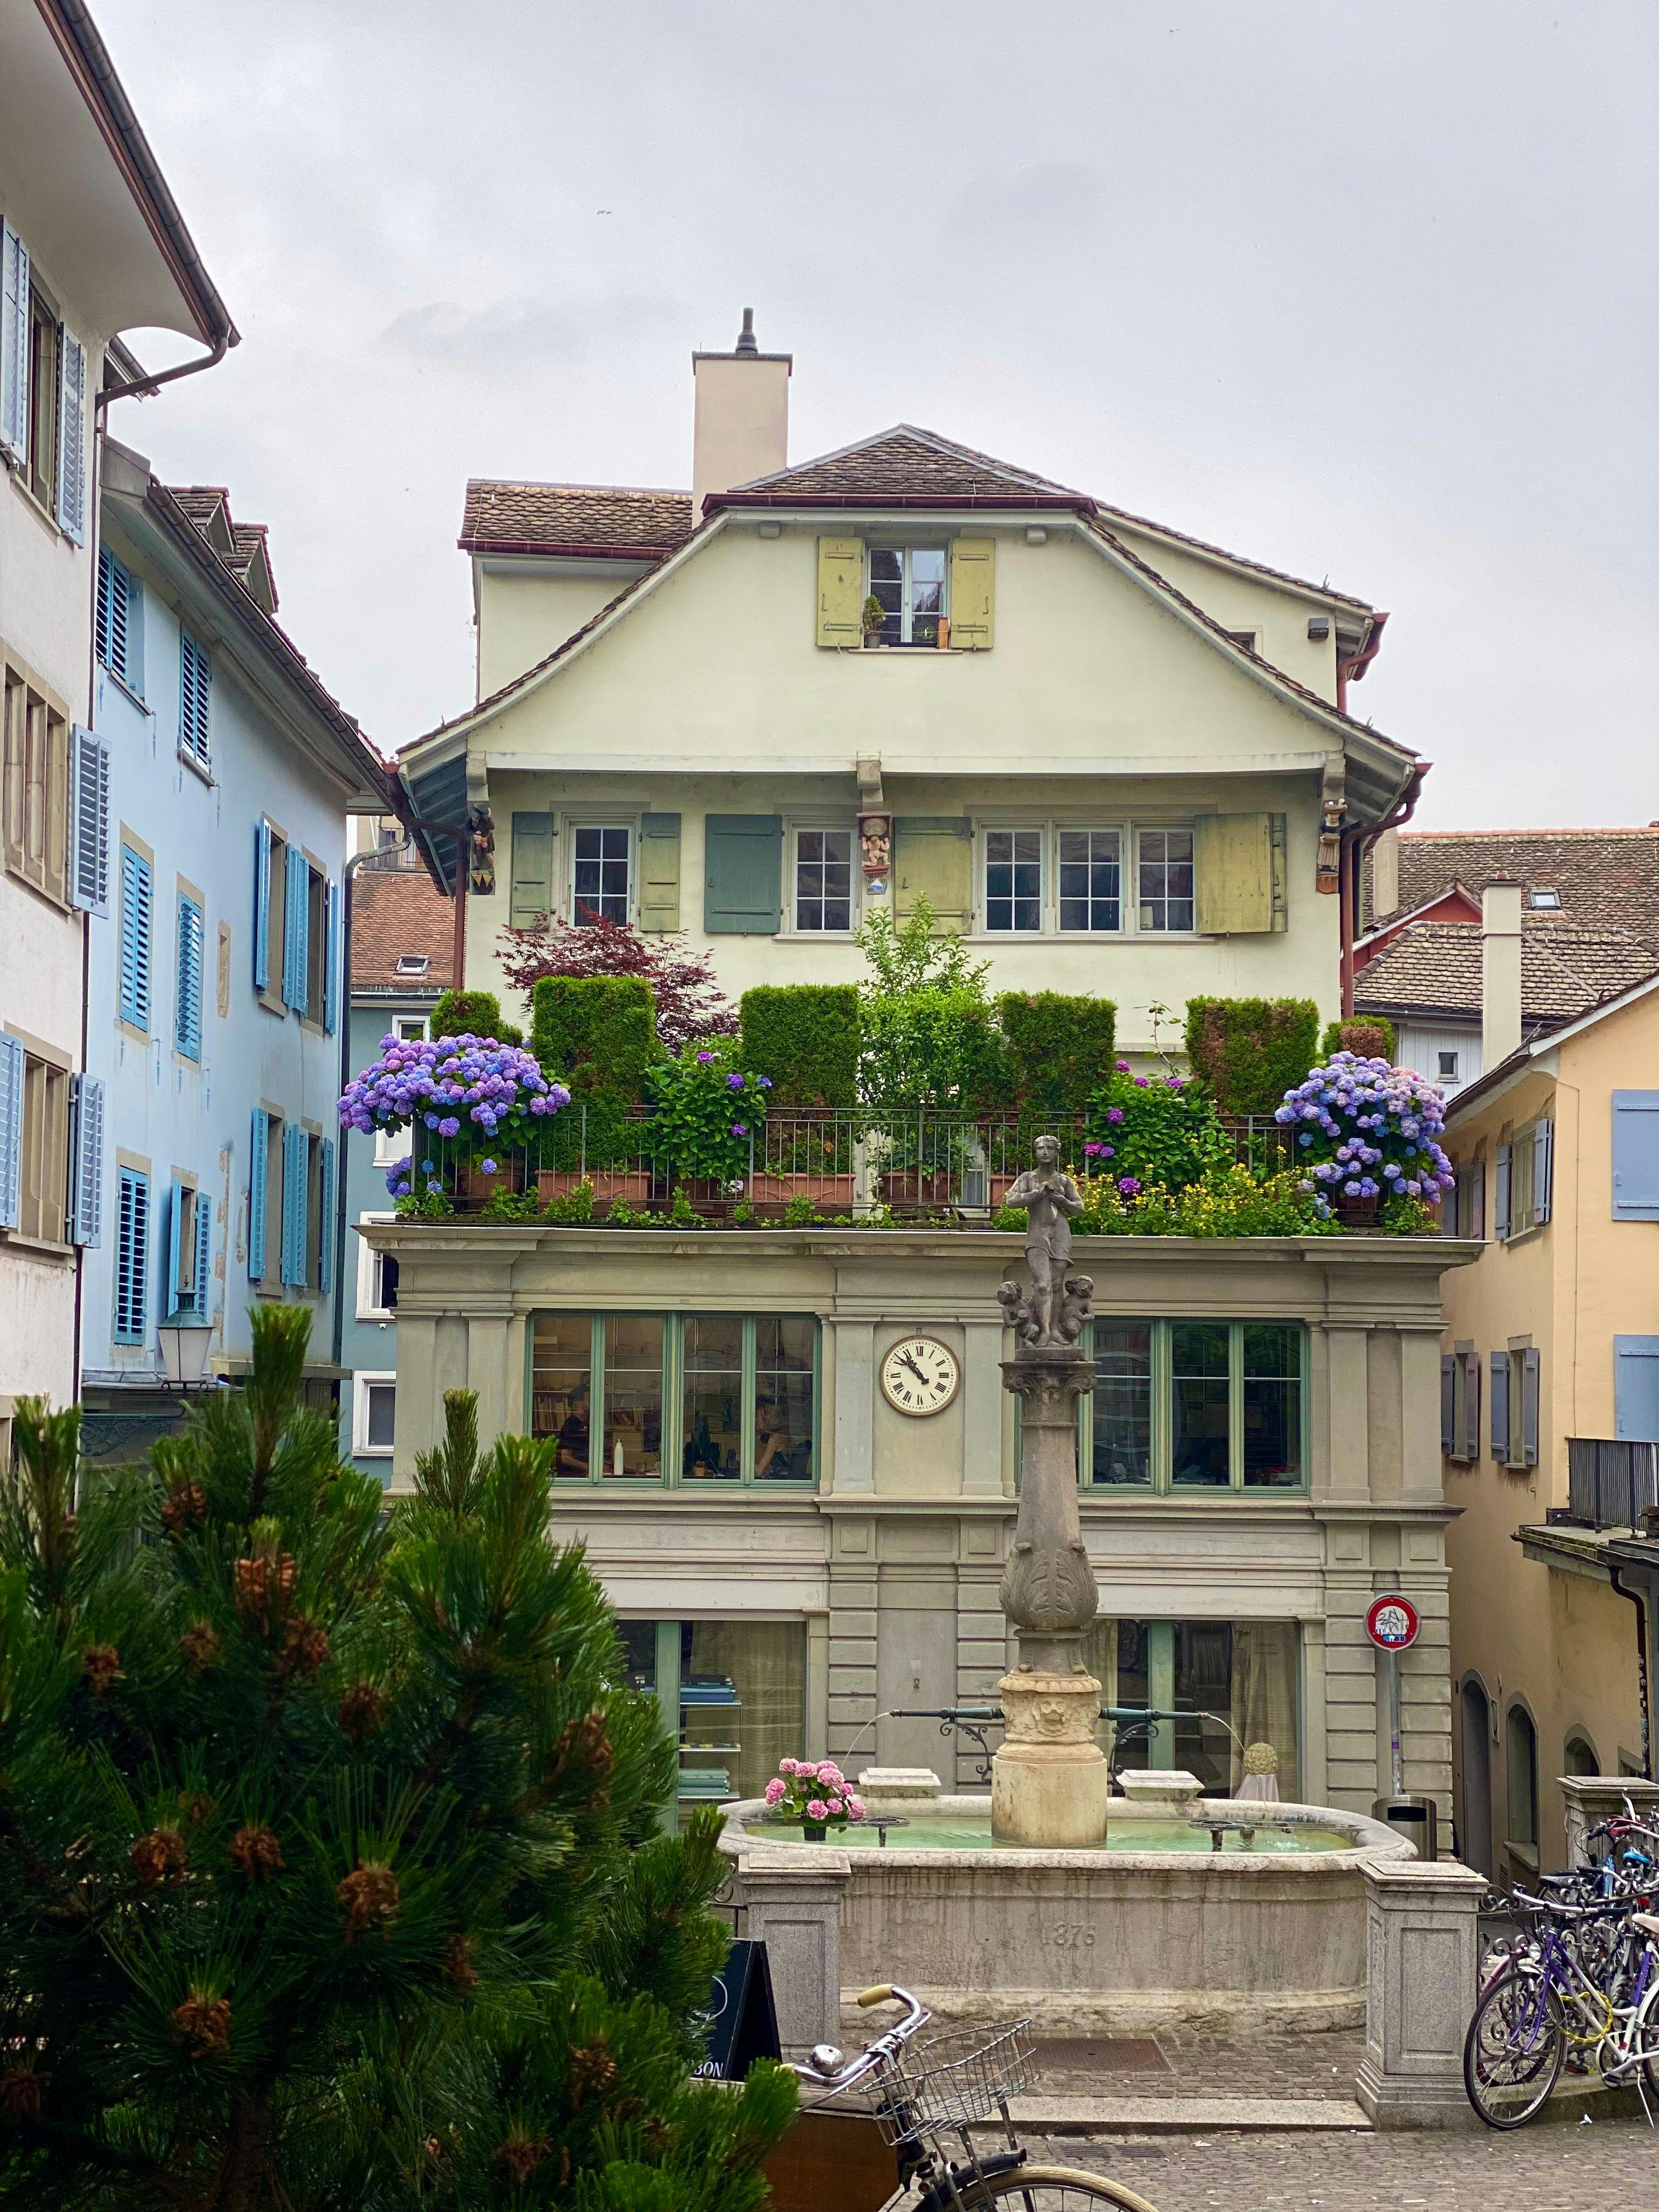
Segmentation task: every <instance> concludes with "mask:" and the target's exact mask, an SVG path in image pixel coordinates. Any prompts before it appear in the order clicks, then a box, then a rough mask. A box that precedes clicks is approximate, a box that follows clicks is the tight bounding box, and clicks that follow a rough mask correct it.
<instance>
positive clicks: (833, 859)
mask: <svg viewBox="0 0 1659 2212" xmlns="http://www.w3.org/2000/svg"><path fill="white" fill-rule="evenodd" d="M795 927H796V928H797V929H798V930H804V931H808V932H811V933H815V934H816V933H819V932H823V931H826V930H829V931H836V930H841V931H845V930H849V929H851V927H853V833H852V831H851V830H850V829H797V830H796V832H795Z"/></svg>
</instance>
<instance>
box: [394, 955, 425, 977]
mask: <svg viewBox="0 0 1659 2212" xmlns="http://www.w3.org/2000/svg"><path fill="white" fill-rule="evenodd" d="M431 965H432V959H431V956H430V955H429V954H428V953H425V952H400V953H399V954H398V970H397V972H398V975H425V973H426V971H427V969H428V968H429V967H430V966H431Z"/></svg>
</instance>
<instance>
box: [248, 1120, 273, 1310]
mask: <svg viewBox="0 0 1659 2212" xmlns="http://www.w3.org/2000/svg"><path fill="white" fill-rule="evenodd" d="M269 1162H270V1115H269V1114H267V1113H266V1111H265V1109H264V1107H263V1106H256V1107H255V1108H254V1109H253V1149H252V1152H251V1153H250V1155H249V1158H248V1171H247V1273H248V1280H249V1281H250V1282H251V1283H262V1282H264V1278H265V1215H266V1212H267V1211H268V1206H267V1203H266V1200H267V1196H268V1194H267V1192H266V1189H265V1181H266V1169H267V1166H268V1164H269Z"/></svg>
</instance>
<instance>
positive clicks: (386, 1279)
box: [357, 1213, 398, 1321]
mask: <svg viewBox="0 0 1659 2212" xmlns="http://www.w3.org/2000/svg"><path fill="white" fill-rule="evenodd" d="M396 1219H397V1216H396V1214H393V1213H360V1214H359V1215H358V1216H357V1220H358V1223H359V1225H360V1226H362V1227H365V1228H366V1227H368V1225H370V1224H372V1223H374V1222H380V1221H395V1220H396ZM357 1318H358V1320H359V1321H396V1319H397V1318H398V1257H397V1255H396V1253H394V1252H376V1251H375V1250H374V1249H373V1247H372V1246H371V1245H370V1244H369V1243H368V1239H367V1238H366V1237H359V1238H358V1240H357Z"/></svg>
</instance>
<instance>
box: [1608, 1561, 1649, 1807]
mask: <svg viewBox="0 0 1659 2212" xmlns="http://www.w3.org/2000/svg"><path fill="white" fill-rule="evenodd" d="M1625 1564H1626V1563H1625V1562H1624V1561H1622V1560H1620V1559H1609V1560H1608V1561H1607V1575H1608V1578H1609V1580H1610V1581H1611V1582H1612V1584H1613V1589H1614V1590H1615V1591H1616V1592H1617V1593H1618V1595H1620V1597H1623V1598H1628V1599H1629V1600H1630V1601H1631V1603H1632V1605H1633V1606H1634V1607H1636V1699H1637V1705H1638V1709H1639V1711H1640V1714H1641V1721H1642V1778H1643V1780H1644V1781H1645V1782H1651V1781H1652V1779H1653V1694H1652V1685H1651V1682H1650V1679H1649V1675H1648V1602H1647V1599H1646V1596H1645V1595H1644V1593H1643V1592H1642V1591H1640V1590H1633V1589H1626V1588H1625V1585H1624V1584H1623V1583H1621V1582H1620V1579H1619V1573H1620V1567H1621V1566H1622V1565H1625Z"/></svg>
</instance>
